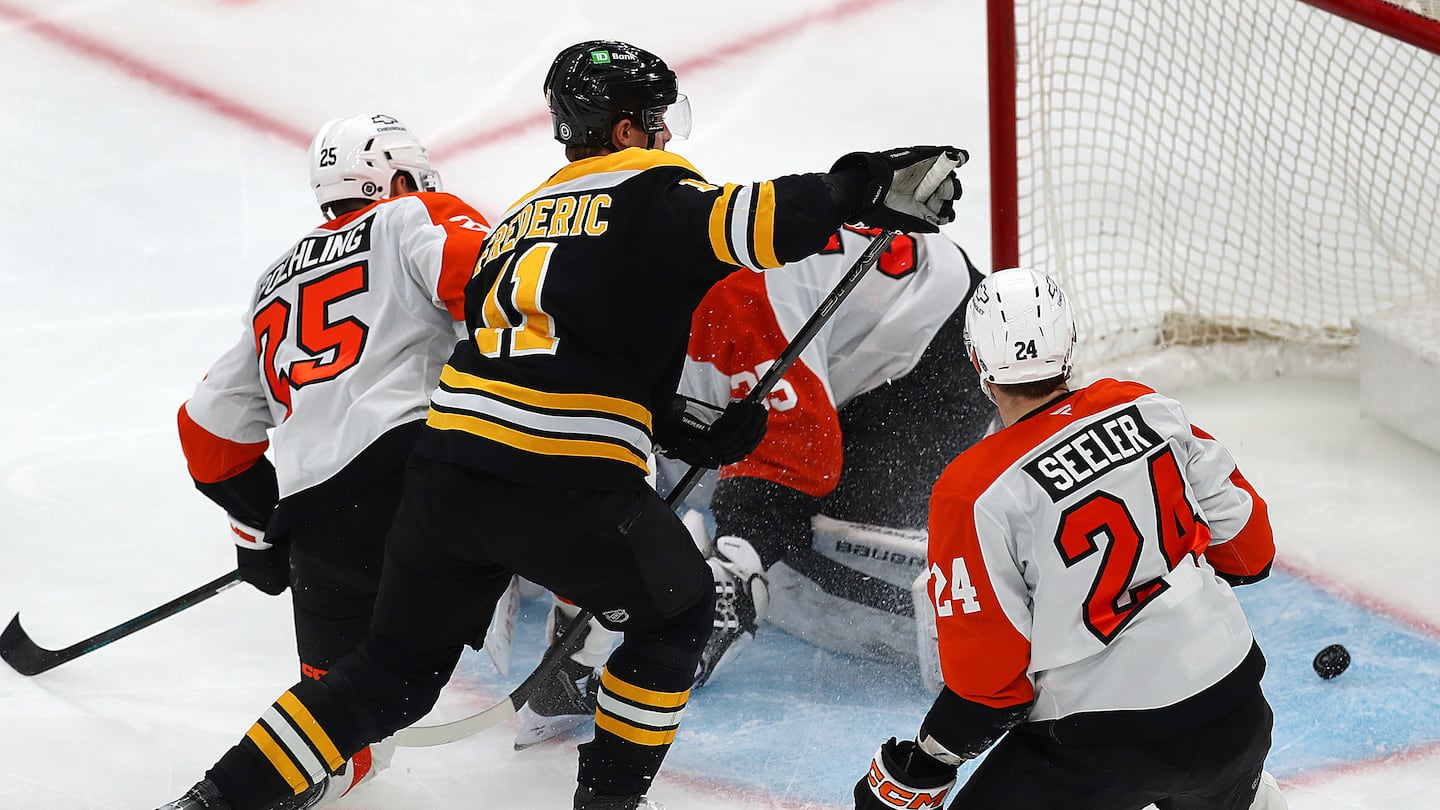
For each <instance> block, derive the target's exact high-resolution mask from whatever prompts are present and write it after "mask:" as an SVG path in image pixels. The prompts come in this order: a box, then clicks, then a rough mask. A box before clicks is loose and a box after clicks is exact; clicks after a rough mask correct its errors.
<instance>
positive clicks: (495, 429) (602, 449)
mask: <svg viewBox="0 0 1440 810" xmlns="http://www.w3.org/2000/svg"><path fill="white" fill-rule="evenodd" d="M425 424H426V425H427V426H429V427H432V428H434V429H436V430H458V431H462V432H464V433H469V434H471V435H472V436H479V437H480V438H482V439H489V440H490V441H493V442H498V443H500V444H504V445H508V446H510V447H513V448H515V449H517V450H524V451H525V452H527V453H536V454H538V455H542V456H576V457H584V458H603V459H610V460H611V461H623V462H625V463H626V464H632V465H634V466H636V467H638V468H640V469H641V470H643V471H644V472H645V474H646V475H649V474H650V465H649V463H648V462H647V461H645V460H644V459H642V458H640V457H639V456H637V455H635V454H634V453H633V452H630V451H628V450H627V449H626V448H622V447H618V446H616V445H613V444H610V443H609V442H599V441H588V440H585V439H552V438H547V437H543V436H535V435H533V434H530V433H526V432H524V431H521V430H516V429H514V428H510V427H507V426H505V425H501V424H497V423H495V422H491V421H490V420H488V419H485V418H483V417H479V416H469V415H466V414H458V413H447V412H445V411H441V410H437V409H435V408H431V409H430V415H429V416H428V417H427V418H426V419H425Z"/></svg>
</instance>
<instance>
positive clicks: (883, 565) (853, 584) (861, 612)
mask: <svg viewBox="0 0 1440 810" xmlns="http://www.w3.org/2000/svg"><path fill="white" fill-rule="evenodd" d="M811 527H812V529H813V532H812V534H813V539H812V541H811V548H810V549H809V550H808V553H805V552H797V553H792V554H791V555H790V556H788V557H787V558H786V559H785V560H783V561H781V562H779V563H777V564H776V565H774V566H772V567H771V568H770V570H769V571H768V572H767V573H766V577H767V578H768V579H769V585H770V615H769V620H770V621H771V622H773V623H774V624H775V625H776V626H777V627H779V628H781V629H782V630H784V631H785V632H787V633H790V634H791V635H794V636H798V637H800V638H802V639H804V640H805V641H808V642H809V643H811V644H814V645H815V646H817V647H822V648H824V649H827V650H834V651H835V652H840V653H845V654H847V655H857V656H861V657H864V658H871V659H876V660H881V661H901V662H911V663H913V665H915V666H916V667H917V668H918V669H919V671H920V678H921V681H922V682H923V683H924V685H925V687H926V689H928V690H932V691H938V690H939V688H940V685H941V683H942V681H941V678H940V654H939V651H938V648H937V647H936V642H935V634H934V631H933V628H934V618H935V617H934V615H933V614H931V611H932V610H933V609H932V608H931V607H930V602H929V597H928V595H927V594H926V589H925V583H924V580H925V579H927V578H928V565H929V563H928V561H927V559H926V555H925V550H926V535H925V532H923V531H919V530H907V529H892V528H888V527H884V526H871V525H867V524H863V523H853V522H850V521H845V520H837V519H835V518H831V517H828V516H826V515H816V516H815V517H814V518H813V519H812V521H811ZM917 580H918V581H919V588H918V592H917V590H916V587H915V585H916V582H917ZM917 615H918V616H920V617H922V619H923V618H924V617H926V616H927V615H928V617H929V623H928V626H922V624H921V623H920V622H917V621H916V618H915V617H916V616H917Z"/></svg>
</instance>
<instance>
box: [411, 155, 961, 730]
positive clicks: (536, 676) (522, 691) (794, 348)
mask: <svg viewBox="0 0 1440 810" xmlns="http://www.w3.org/2000/svg"><path fill="white" fill-rule="evenodd" d="M964 155H965V153H964V152H963V151H961V153H960V156H956V157H954V158H951V159H953V160H955V161H956V163H957V164H959V163H963V162H964V157H963V156H964ZM937 182H938V181H937ZM899 235H900V232H899V231H893V230H891V231H882V232H881V233H880V235H879V236H876V237H875V238H874V239H872V240H871V241H870V244H868V245H866V246H865V250H863V251H861V253H860V256H859V258H857V259H856V260H855V263H854V264H852V265H850V269H849V270H846V271H845V275H844V276H842V277H841V279H840V280H839V281H838V282H836V284H835V287H834V288H833V289H832V290H830V294H829V295H826V296H825V300H824V301H821V302H820V306H818V307H816V308H815V312H814V314H812V315H811V316H810V320H808V321H806V322H805V325H804V326H802V327H800V331H798V332H796V333H795V337H793V338H791V339H790V344H789V345H788V346H786V347H785V349H784V351H782V352H780V356H779V357H778V358H776V359H775V362H774V363H772V364H771V365H770V368H769V370H767V371H766V372H765V374H764V376H762V377H761V378H760V380H759V381H758V382H756V383H755V386H754V387H753V388H751V389H750V391H749V392H747V393H746V394H745V398H746V399H747V400H750V401H752V402H758V401H760V400H762V399H764V398H765V397H766V396H768V395H769V394H770V390H771V389H772V388H774V387H775V386H776V385H777V384H778V383H779V382H780V378H781V377H782V376H784V374H785V372H786V370H787V369H789V368H790V366H792V365H794V363H795V361H796V360H798V359H799V358H800V354H801V352H803V351H804V350H805V347H806V346H809V345H810V341H812V340H814V339H815V336H816V335H817V334H819V333H820V329H821V328H823V327H824V326H825V324H826V322H828V321H829V320H830V317H831V316H832V315H834V314H835V310H836V309H839V307H840V304H841V303H843V302H844V301H845V299H846V298H847V297H848V296H849V295H850V291H851V290H854V289H855V285H857V284H859V283H860V279H861V278H862V277H864V275H865V274H866V273H867V272H869V271H870V268H871V267H874V266H875V263H876V262H878V261H879V260H880V254H882V253H884V252H885V251H886V250H888V249H889V248H890V243H891V242H893V241H894V240H895V237H897V236H899ZM704 474H705V468H704V467H691V468H690V469H689V470H688V471H687V472H686V473H685V475H684V477H682V478H681V479H680V482H679V483H678V484H676V485H675V488H674V489H672V490H670V494H669V495H666V496H665V502H666V503H668V504H669V505H670V506H671V507H672V508H673V507H675V506H678V505H679V504H680V502H681V501H683V500H685V496H686V495H689V494H690V490H692V489H694V488H695V484H696V483H698V482H699V481H700V478H701V476H703V475H704ZM591 616H592V614H591V613H590V611H588V610H581V611H580V612H579V613H578V614H576V615H575V617H574V618H572V619H571V620H570V624H569V626H568V627H566V628H565V632H564V634H563V635H562V636H561V637H560V640H559V641H557V642H556V643H555V644H554V645H553V646H551V647H550V648H549V649H548V650H546V651H545V656H544V657H543V658H541V659H540V664H539V665H538V666H537V667H536V668H535V671H534V672H532V673H530V677H528V678H526V679H525V680H524V681H523V682H522V683H521V684H520V685H519V686H517V687H515V690H514V691H512V692H511V693H510V694H509V695H508V696H507V697H506V698H505V699H504V700H502V701H500V702H499V703H497V704H495V705H494V706H491V707H490V708H488V709H485V710H484V711H481V712H480V713H478V714H472V715H470V716H469V717H462V718H461V719H459V720H453V721H451V722H449V723H441V724H438V725H433V726H411V727H410V728H406V729H401V730H400V731H398V732H396V733H395V744H396V745H399V746H403V747H406V748H423V747H428V746H432V745H444V744H446V743H452V742H457V741H459V740H463V739H465V738H466V737H469V736H470V735H472V734H476V733H478V732H481V731H484V730H485V729H487V728H490V727H491V726H493V725H495V724H497V723H500V722H503V721H504V720H506V719H507V718H510V717H514V716H515V714H516V712H518V711H519V710H520V707H521V706H523V705H525V701H527V700H529V699H530V695H531V693H532V692H534V690H535V689H536V688H537V687H538V686H539V685H540V683H541V682H543V681H544V680H546V679H547V678H549V677H550V676H551V674H553V673H554V672H555V670H557V669H559V667H560V663H561V662H562V661H563V660H565V658H567V657H569V655H570V654H571V653H573V652H575V650H577V649H579V647H580V644H581V639H582V635H581V632H580V631H581V630H582V629H583V628H584V627H585V626H586V625H587V624H589V623H590V618H591Z"/></svg>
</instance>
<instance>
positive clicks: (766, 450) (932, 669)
mask: <svg viewBox="0 0 1440 810" xmlns="http://www.w3.org/2000/svg"><path fill="white" fill-rule="evenodd" d="M877 233H878V232H877V231H875V230H873V229H858V228H854V227H850V226H847V227H845V228H842V229H841V230H840V231H839V232H838V233H837V234H836V235H835V237H833V238H832V239H831V242H830V245H829V246H827V248H826V250H825V251H823V252H822V253H821V254H820V255H818V256H815V257H813V258H811V259H809V260H807V261H806V262H804V263H803V266H801V267H799V268H787V270H793V271H794V272H791V273H789V275H787V276H786V277H785V278H784V279H780V278H778V277H777V278H775V279H770V278H767V277H765V276H759V275H756V274H746V275H742V276H740V277H738V278H735V279H733V280H732V281H730V282H729V283H727V284H725V285H722V286H720V287H717V288H716V290H715V291H713V292H712V294H711V296H710V297H709V298H707V300H706V305H704V306H702V307H701V309H700V311H699V312H698V313H697V316H696V321H695V329H694V332H693V333H692V338H691V343H690V351H689V358H688V360H687V363H686V369H685V376H684V378H683V381H682V384H681V385H682V390H683V391H684V393H686V394H687V395H688V396H691V397H694V398H696V399H700V400H703V401H707V402H725V401H726V400H727V399H729V398H732V397H740V396H744V395H745V394H746V393H747V392H748V391H749V389H750V386H751V385H753V384H754V383H755V382H756V381H757V380H758V379H759V377H760V375H762V374H764V373H765V371H766V370H767V369H768V368H769V367H770V364H771V363H772V362H773V361H774V360H775V358H777V357H779V355H780V353H781V352H782V351H783V350H784V348H785V346H786V344H787V343H788V342H789V341H790V339H791V338H792V337H793V336H794V335H795V334H796V333H797V332H798V331H799V330H800V328H801V327H802V326H803V325H804V323H805V321H806V320H807V319H808V318H809V316H810V313H812V312H814V311H815V309H816V307H818V306H819V304H820V302H821V301H822V300H823V299H824V298H825V296H826V295H827V294H828V293H829V292H830V290H831V289H832V288H833V287H834V285H835V283H836V282H837V281H839V279H840V278H841V277H842V276H843V275H844V273H845V272H846V270H847V269H848V268H849V266H850V264H851V263H852V262H853V261H854V256H856V255H858V254H859V253H860V251H862V250H863V249H864V248H865V246H866V244H868V242H869V240H870V239H871V238H873V237H874V236H875V235H876V234H877ZM981 277H982V276H981V274H980V273H979V272H978V271H977V270H976V269H975V267H974V265H973V264H972V263H971V262H970V259H969V257H968V256H966V255H965V252H964V251H963V250H961V249H960V247H959V246H957V245H956V244H954V243H953V242H951V241H950V240H949V239H947V238H946V237H944V236H942V235H939V234H906V235H901V236H899V237H897V238H896V239H895V240H894V241H893V242H892V243H891V245H890V248H889V249H888V250H887V251H886V252H885V253H884V254H883V255H882V256H881V259H880V261H879V262H878V264H877V266H876V267H875V269H874V270H872V271H871V272H870V273H868V274H866V276H865V277H863V278H862V280H861V281H860V283H859V284H858V285H857V286H856V288H855V289H854V291H852V292H851V294H850V296H849V297H848V298H846V300H845V303H844V305H843V307H844V308H843V312H842V314H841V316H839V317H835V318H832V319H831V320H830V321H829V322H828V323H826V325H825V327H824V328H823V329H822V330H821V331H820V334H819V335H817V336H816V338H815V340H814V341H813V342H812V343H811V344H810V345H809V346H808V347H807V348H806V350H805V351H804V352H802V353H801V356H800V360H799V362H797V363H796V364H795V365H794V366H792V367H791V368H790V369H789V371H787V372H786V374H785V376H784V377H783V378H782V380H781V382H780V384H779V385H777V386H776V387H775V390H774V392H773V393H771V395H770V396H769V397H767V398H766V404H767V405H768V406H769V408H770V428H769V430H768V432H767V433H766V437H765V440H764V441H762V442H761V444H760V446H759V447H757V448H756V449H755V451H754V452H753V453H751V454H750V455H749V456H747V457H746V458H744V459H743V460H741V461H739V462H737V463H735V464H732V465H728V466H726V467H723V468H721V470H720V472H719V480H718V482H717V483H716V485H715V488H714V492H713V495H712V497H711V500H710V504H709V505H710V509H711V511H712V513H713V516H714V519H715V535H716V540H715V544H714V545H715V548H714V553H713V555H712V556H711V558H710V566H711V569H712V572H713V574H714V576H715V582H716V614H715V629H714V632H713V633H712V634H711V636H710V642H709V644H708V645H707V647H706V649H705V653H704V656H703V658H702V660H701V665H700V666H701V671H700V674H699V676H698V682H699V683H700V684H704V683H705V682H707V681H708V680H709V679H710V678H711V677H712V676H713V675H714V674H715V672H716V671H717V669H718V668H720V667H722V666H728V665H729V664H728V662H730V661H733V660H734V659H735V658H736V657H737V656H738V655H739V653H740V651H741V650H743V649H744V645H745V644H746V643H747V642H748V641H750V640H751V639H753V638H754V634H755V631H756V626H757V625H758V623H759V622H760V621H762V620H765V619H767V618H768V619H769V620H770V621H772V622H774V623H775V624H776V625H778V626H780V627H781V628H783V629H785V630H786V631H788V632H790V633H792V634H794V635H796V636H799V637H800V638H803V639H805V640H807V641H809V642H811V643H813V644H816V645H818V646H821V647H825V648H827V649H832V650H837V651H839V652H844V653H848V654H853V655H860V656H864V657H869V658H876V659H880V660H890V661H902V662H903V661H913V662H915V663H916V664H918V667H919V671H920V674H921V676H922V678H923V679H924V680H925V681H926V683H928V684H933V685H938V683H939V665H938V660H937V659H936V653H935V646H934V640H933V634H931V633H929V632H927V628H926V626H925V625H917V623H916V622H915V616H916V611H915V599H914V596H913V594H912V585H913V583H914V582H915V580H916V578H917V576H918V575H919V574H921V573H923V571H924V568H925V565H924V560H925V522H926V515H927V512H928V501H929V493H930V487H931V485H932V484H933V483H934V482H935V479H936V478H937V477H939V475H940V471H941V470H942V469H944V467H945V465H946V464H947V463H949V461H950V459H952V458H954V456H955V454H956V453H958V452H960V451H961V450H963V449H964V448H966V447H968V446H970V445H971V444H973V443H974V442H975V441H976V440H978V439H979V438H980V437H982V436H984V435H985V433H986V431H987V429H988V428H989V427H990V424H991V422H992V421H993V419H994V414H995V411H994V408H993V406H992V405H991V404H990V402H989V401H987V400H986V399H985V397H984V396H983V395H982V394H981V393H980V391H979V389H978V386H977V385H975V378H974V371H973V370H972V369H971V368H970V366H969V365H968V364H967V363H964V362H962V361H963V359H964V345H963V343H964V341H963V322H962V321H963V317H964V314H963V313H964V302H965V301H966V300H968V298H969V296H970V293H971V290H972V289H973V288H974V287H975V285H976V284H977V283H978V282H979V281H980V279H981Z"/></svg>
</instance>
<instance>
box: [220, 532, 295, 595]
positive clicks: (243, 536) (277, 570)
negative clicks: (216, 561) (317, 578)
mask: <svg viewBox="0 0 1440 810" xmlns="http://www.w3.org/2000/svg"><path fill="white" fill-rule="evenodd" d="M230 532H231V536H232V537H234V538H235V563H236V567H237V568H238V569H239V571H240V579H242V580H244V581H245V582H248V583H250V584H251V585H254V586H255V588H256V589H257V590H259V591H261V592H262V593H268V594H270V595H271V596H279V595H280V594H282V593H284V592H285V589H286V588H288V587H290V543H289V542H288V541H284V542H282V541H278V540H277V541H276V542H273V543H271V542H267V541H266V540H265V531H264V530H263V529H257V528H255V527H254V526H248V525H246V524H245V523H242V522H240V521H239V520H236V519H235V516H234V515H231V516H230Z"/></svg>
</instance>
